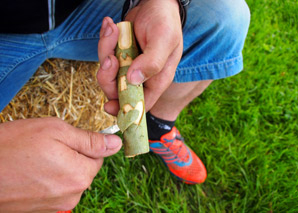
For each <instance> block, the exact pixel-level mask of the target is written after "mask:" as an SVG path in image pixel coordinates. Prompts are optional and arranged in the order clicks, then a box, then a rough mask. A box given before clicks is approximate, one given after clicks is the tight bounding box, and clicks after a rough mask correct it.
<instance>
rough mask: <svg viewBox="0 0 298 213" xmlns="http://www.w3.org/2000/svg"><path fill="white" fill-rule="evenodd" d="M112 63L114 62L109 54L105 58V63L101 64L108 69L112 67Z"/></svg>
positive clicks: (102, 67)
mask: <svg viewBox="0 0 298 213" xmlns="http://www.w3.org/2000/svg"><path fill="white" fill-rule="evenodd" d="M111 64H112V62H111V59H110V57H109V56H107V57H106V58H105V60H104V61H103V64H102V66H101V69H103V70H107V69H109V68H110V67H111Z"/></svg>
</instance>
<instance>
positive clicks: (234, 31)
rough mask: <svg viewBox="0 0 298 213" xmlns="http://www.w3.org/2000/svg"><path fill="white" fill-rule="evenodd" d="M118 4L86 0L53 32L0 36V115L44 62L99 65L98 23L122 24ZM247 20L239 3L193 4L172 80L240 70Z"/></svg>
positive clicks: (207, 0)
mask: <svg viewBox="0 0 298 213" xmlns="http://www.w3.org/2000/svg"><path fill="white" fill-rule="evenodd" d="M122 4H123V2H122V1H119V0H93V1H91V0H86V1H85V2H84V3H82V4H81V5H80V6H79V7H78V8H77V9H76V10H75V11H74V12H73V13H72V14H71V15H70V16H69V17H68V18H67V19H66V20H65V21H64V22H63V23H62V24H61V25H60V26H59V27H57V28H56V29H54V30H51V31H48V32H45V33H43V34H27V35H25V34H0V112H1V111H2V109H3V108H4V107H5V106H6V105H7V104H8V103H9V102H10V100H11V99H12V98H13V97H14V96H15V95H16V93H17V92H18V91H19V90H20V89H21V88H22V86H23V85H24V84H25V83H26V82H27V81H28V80H29V78H30V77H31V76H32V75H33V74H34V72H35V71H36V70H37V68H38V67H39V66H40V65H41V64H42V63H43V62H44V61H45V60H46V59H47V58H63V59H73V60H82V61H98V56H97V43H98V40H99V30H100V27H101V22H102V20H103V18H104V17H105V16H110V17H112V18H113V20H114V22H119V21H121V20H120V14H121V10H122ZM249 21H250V13H249V9H248V7H247V5H246V3H245V1H244V0H192V2H191V4H190V6H189V8H188V19H187V22H186V25H185V27H184V29H183V36H184V52H183V56H182V59H181V62H180V64H179V66H178V68H177V70H176V75H175V78H174V82H190V81H200V80H207V79H220V78H225V77H228V76H232V75H235V74H237V73H238V72H240V71H241V70H242V68H243V61H242V54H241V51H242V49H243V45H244V40H245V37H246V34H247V30H248V26H249Z"/></svg>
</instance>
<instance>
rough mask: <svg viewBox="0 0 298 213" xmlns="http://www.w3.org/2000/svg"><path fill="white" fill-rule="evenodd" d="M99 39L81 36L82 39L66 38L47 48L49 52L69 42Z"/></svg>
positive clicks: (97, 37)
mask: <svg viewBox="0 0 298 213" xmlns="http://www.w3.org/2000/svg"><path fill="white" fill-rule="evenodd" d="M95 38H96V39H99V36H94V35H93V36H90V37H89V36H88V35H87V36H83V37H68V38H64V39H62V40H61V41H58V42H56V43H54V44H52V45H51V46H49V49H48V50H49V51H50V50H53V49H54V48H56V47H57V46H59V45H61V44H64V43H67V42H69V41H77V40H89V39H95Z"/></svg>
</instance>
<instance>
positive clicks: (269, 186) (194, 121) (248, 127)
mask: <svg viewBox="0 0 298 213" xmlns="http://www.w3.org/2000/svg"><path fill="white" fill-rule="evenodd" d="M247 3H248V4H249V6H250V10H251V15H252V16H251V25H250V30H249V33H248V37H247V40H246V45H245V49H244V52H243V55H244V60H245V61H244V71H243V72H242V73H240V74H239V75H237V76H234V77H232V78H227V79H224V80H219V81H215V82H214V83H212V85H211V86H210V87H209V88H208V89H207V90H206V91H205V92H204V94H203V95H202V96H200V97H199V98H197V99H196V100H194V101H193V102H192V103H191V104H190V105H189V106H188V107H187V108H186V109H185V110H184V111H183V112H182V113H181V115H180V116H179V118H178V121H177V126H178V128H179V129H180V130H181V133H182V134H183V136H184V137H185V139H186V140H187V141H188V144H189V145H190V146H191V147H192V148H193V149H194V150H195V151H196V153H197V154H198V155H199V156H200V157H201V159H202V160H203V162H204V163H205V165H206V167H207V170H208V178H207V180H206V182H205V183H204V184H202V185H195V186H189V185H185V184H182V183H180V182H179V181H177V180H176V179H175V178H173V177H172V176H171V175H170V174H169V173H168V172H166V169H165V166H164V165H163V164H162V163H161V160H159V159H158V158H156V157H155V156H154V155H152V154H148V155H144V156H141V157H137V158H135V159H126V158H124V157H123V151H121V152H120V153H118V154H117V155H115V156H113V157H110V158H107V159H106V160H105V164H104V166H103V168H102V169H101V170H100V172H99V174H98V176H97V177H96V178H95V180H94V182H93V184H92V189H91V190H87V191H86V192H85V193H84V195H83V197H82V200H81V202H80V203H79V205H78V206H77V207H76V209H75V210H74V212H293V213H294V212H298V192H297V190H298V180H297V179H298V178H297V177H298V100H297V99H298V98H297V97H298V63H297V61H298V60H297V42H298V41H297V38H298V36H297V35H298V32H297V27H298V24H297V23H298V18H297V14H298V13H297V11H298V7H297V1H296V0H291V1H290V0H257V1H256V0H248V1H247Z"/></svg>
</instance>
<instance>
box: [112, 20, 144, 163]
mask: <svg viewBox="0 0 298 213" xmlns="http://www.w3.org/2000/svg"><path fill="white" fill-rule="evenodd" d="M117 26H118V29H119V32H120V35H119V39H118V45H117V48H116V56H117V58H118V60H119V66H120V68H119V73H118V95H119V104H120V110H119V113H118V116H117V123H118V126H119V128H120V130H121V131H122V133H123V137H124V152H125V156H126V157H134V156H136V155H140V154H144V153H147V152H149V142H148V133H147V123H146V114H145V113H146V111H145V104H144V91H143V85H142V84H140V85H137V86H136V85H132V84H129V83H128V82H127V78H126V74H127V70H128V68H129V66H130V64H131V63H132V61H133V59H134V58H136V57H137V56H138V48H137V46H136V42H135V38H134V33H133V27H132V24H131V23H130V22H127V21H125V22H120V23H118V24H117Z"/></svg>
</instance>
